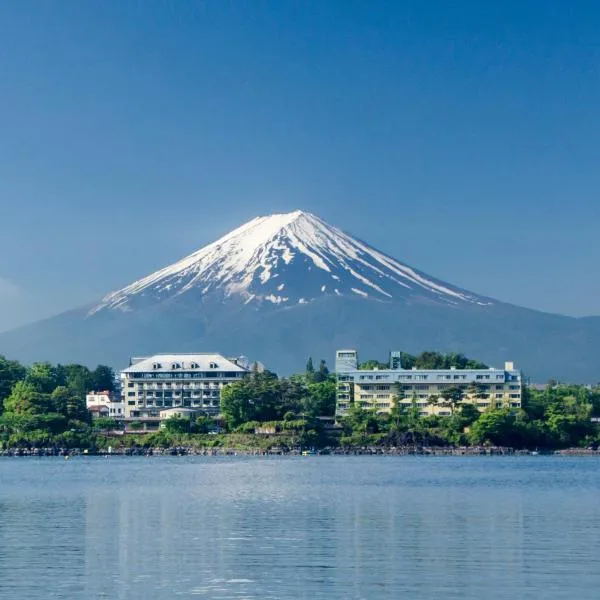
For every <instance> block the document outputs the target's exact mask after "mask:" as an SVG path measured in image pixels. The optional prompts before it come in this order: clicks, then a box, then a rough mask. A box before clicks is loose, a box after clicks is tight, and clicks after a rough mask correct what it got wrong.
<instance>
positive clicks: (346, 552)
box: [0, 457, 600, 600]
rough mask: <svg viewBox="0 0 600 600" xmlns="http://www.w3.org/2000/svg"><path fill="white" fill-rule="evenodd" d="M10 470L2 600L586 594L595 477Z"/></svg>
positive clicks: (286, 467) (243, 462)
mask: <svg viewBox="0 0 600 600" xmlns="http://www.w3.org/2000/svg"><path fill="white" fill-rule="evenodd" d="M565 465H567V462H565V461H563V462H561V461H560V460H559V459H542V458H540V459H539V460H538V461H537V462H536V461H532V460H531V459H522V460H511V461H508V460H504V459H486V458H483V459H471V460H467V459H440V460H438V459H426V460H419V459H407V458H398V459H390V458H334V457H331V458H328V457H319V458H310V459H301V458H299V459H264V460H263V459H256V458H251V459H233V458H232V459H215V458H197V459H191V458H190V459H184V458H155V459H136V458H131V459H122V458H111V459H108V460H104V459H91V458H90V459H81V460H79V459H76V460H73V461H72V462H70V464H69V465H65V464H61V463H59V462H58V461H55V460H53V459H45V460H39V461H35V460H28V459H25V460H12V461H3V462H0V575H1V577H0V597H1V598H3V599H4V598H8V599H12V598H15V599H19V600H21V599H23V600H29V599H35V600H37V599H42V598H44V599H46V598H48V597H63V598H83V599H96V598H111V599H113V598H114V599H132V598H133V599H135V598H145V599H146V598H158V599H161V598H172V597H176V596H183V597H205V598H215V599H219V598H310V599H311V600H314V599H319V598H328V599H344V600H345V599H348V598H357V599H358V598H366V599H368V600H373V599H378V598H396V597H399V596H403V597H407V598H432V597H434V596H436V595H438V594H443V595H444V596H445V597H446V598H451V599H453V598H456V599H458V598H462V599H464V598H481V597H482V596H486V597H487V598H489V599H491V600H495V599H500V598H538V597H539V596H540V594H541V593H542V591H543V595H544V597H545V598H550V599H554V598H567V597H572V596H573V594H574V593H575V592H576V595H577V596H578V597H579V598H586V597H589V598H593V597H596V590H597V588H598V585H599V584H600V576H599V575H598V572H599V570H598V567H599V564H598V562H599V556H600V528H599V525H598V523H599V520H598V519H599V517H600V505H599V503H598V502H597V497H598V496H597V494H598V491H599V490H600V476H599V475H598V469H597V467H596V463H595V462H592V461H589V460H588V461H586V460H573V461H570V462H569V463H568V468H565Z"/></svg>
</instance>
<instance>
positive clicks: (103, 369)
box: [86, 365, 115, 392]
mask: <svg viewBox="0 0 600 600" xmlns="http://www.w3.org/2000/svg"><path fill="white" fill-rule="evenodd" d="M91 379H92V388H91V389H92V390H95V391H103V390H107V391H109V392H114V391H115V372H114V371H113V370H112V369H111V368H110V367H107V366H106V365H98V366H97V367H96V368H95V369H94V370H93V371H92V373H91ZM86 391H90V390H86Z"/></svg>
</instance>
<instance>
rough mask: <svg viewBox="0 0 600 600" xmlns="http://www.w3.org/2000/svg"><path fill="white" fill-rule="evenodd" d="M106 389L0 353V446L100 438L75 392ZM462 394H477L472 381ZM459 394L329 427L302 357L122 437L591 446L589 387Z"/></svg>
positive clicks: (448, 358) (328, 405)
mask: <svg viewBox="0 0 600 600" xmlns="http://www.w3.org/2000/svg"><path fill="white" fill-rule="evenodd" d="M406 356H407V357H409V358H407V360H408V362H407V363H403V364H402V366H403V367H405V368H406V367H407V366H408V365H411V364H412V363H411V361H412V359H414V361H413V363H414V366H417V368H447V366H454V367H456V368H475V366H476V367H477V368H484V367H485V365H483V363H480V362H478V361H473V360H471V359H468V358H466V357H464V356H463V355H460V354H446V355H444V354H439V353H435V352H424V353H422V354H421V355H419V356H414V357H412V358H410V357H411V355H406ZM431 365H434V366H431ZM440 365H443V367H442V366H440ZM360 366H361V367H362V368H367V367H368V368H373V367H374V366H378V367H380V368H385V367H386V364H385V363H379V362H377V361H366V362H365V363H362V365H360ZM113 386H114V373H113V371H112V369H110V368H109V367H106V366H103V365H99V366H98V367H97V368H96V369H94V370H90V369H88V368H87V367H85V366H82V365H51V364H50V363H35V364H33V365H31V366H29V367H27V366H24V365H22V364H20V363H18V362H17V361H11V360H8V359H6V358H4V357H2V356H0V443H1V444H2V445H3V446H4V447H7V446H23V445H28V446H48V445H61V446H66V447H92V446H94V445H102V444H103V443H108V442H107V439H106V436H105V434H106V431H104V430H106V429H110V428H114V427H115V426H116V425H117V423H115V422H114V421H113V420H110V423H108V421H107V422H104V421H106V420H102V419H97V420H95V421H93V422H92V421H91V419H90V416H89V413H88V411H87V410H86V405H85V394H86V392H88V391H90V390H109V391H110V390H112V389H113ZM471 388H472V389H471ZM467 391H468V392H469V393H475V394H477V393H479V391H478V390H477V386H476V385H474V386H471V387H470V388H468V389H467ZM463 392H464V390H463V389H461V388H460V387H450V388H448V389H447V390H445V391H444V392H442V393H440V396H439V397H436V396H432V398H431V399H430V404H432V405H433V404H434V403H435V404H436V405H443V406H448V407H450V409H451V410H450V413H451V414H450V416H444V417H440V416H435V415H430V416H422V415H421V414H420V411H419V409H418V407H417V404H416V401H413V402H412V403H410V404H406V403H401V402H399V399H400V397H401V393H400V391H398V393H397V398H396V400H395V402H394V404H393V408H392V410H391V412H390V413H389V414H382V413H377V412H376V411H374V410H368V409H363V408H361V406H360V405H359V403H354V404H352V405H351V406H350V409H349V411H348V414H347V415H346V416H345V417H344V418H343V419H338V423H337V425H336V426H335V427H332V423H333V419H332V417H334V415H335V403H336V380H335V376H334V375H332V374H331V373H330V372H329V369H328V368H327V364H326V362H325V361H324V360H321V361H320V362H319V363H318V366H316V367H315V365H314V363H313V360H312V359H311V358H309V360H308V361H307V363H306V366H305V368H304V371H303V372H301V373H299V374H295V375H291V376H289V377H278V376H277V375H276V374H275V373H272V372H270V371H265V372H258V370H256V369H253V370H252V372H251V373H249V374H248V375H247V376H246V377H245V378H244V379H243V380H241V381H239V382H236V383H232V384H230V385H228V386H226V387H225V388H224V389H223V390H222V394H221V418H220V419H218V420H215V419H213V418H210V417H208V416H206V415H202V416H199V417H198V418H195V419H193V420H189V419H175V418H174V419H169V420H168V421H167V422H166V423H165V429H164V430H162V431H161V432H159V433H155V434H149V435H145V436H127V437H128V438H129V439H136V440H137V441H136V442H135V443H143V444H147V445H152V444H162V445H169V444H175V443H181V444H183V443H184V442H185V443H191V442H192V441H194V440H196V441H197V442H198V443H201V444H204V443H208V441H207V440H208V439H209V437H210V436H209V434H212V435H213V437H212V438H210V439H211V440H212V441H211V443H213V444H218V443H225V442H224V441H223V436H224V435H225V436H227V435H228V436H236V435H237V436H245V437H244V439H245V440H246V442H248V440H249V439H250V438H251V437H253V438H257V437H260V436H254V435H253V434H254V433H255V432H257V431H259V432H265V433H269V432H270V433H273V434H276V435H277V436H279V437H280V438H281V439H285V440H287V442H289V443H292V444H298V445H301V446H303V447H311V446H314V447H320V446H336V445H341V446H347V447H357V446H373V445H375V446H401V445H407V444H417V445H474V444H477V445H479V444H490V445H496V446H509V447H513V448H530V449H535V448H538V449H541V450H546V449H548V450H549V449H557V448H566V447H594V448H596V447H598V446H599V445H600V426H599V424H598V422H596V420H595V418H596V417H600V387H599V386H596V387H588V386H581V385H560V384H558V383H557V382H549V384H548V386H546V387H545V389H542V390H538V389H532V388H530V387H527V386H525V387H524V389H523V392H522V408H521V409H519V410H515V409H507V408H502V407H494V406H492V407H491V408H490V409H489V410H487V411H486V412H483V413H480V412H479V411H478V410H477V408H476V407H475V406H473V405H471V404H463V403H462V402H461V396H462V394H463ZM324 417H325V418H324ZM327 418H329V419H327ZM215 432H218V435H215ZM141 440H144V441H141ZM111 443H114V440H113V442H111ZM265 443H266V442H265Z"/></svg>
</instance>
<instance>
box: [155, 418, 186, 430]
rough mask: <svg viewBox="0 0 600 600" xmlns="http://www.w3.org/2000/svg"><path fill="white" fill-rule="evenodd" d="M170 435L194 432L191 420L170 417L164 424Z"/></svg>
mask: <svg viewBox="0 0 600 600" xmlns="http://www.w3.org/2000/svg"><path fill="white" fill-rule="evenodd" d="M162 426H163V428H164V429H165V431H167V432H168V433H190V432H191V431H192V421H191V419H186V418H181V417H170V418H168V419H165V421H164V422H163V424H162Z"/></svg>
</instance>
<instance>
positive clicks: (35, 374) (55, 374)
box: [25, 362, 65, 394]
mask: <svg viewBox="0 0 600 600" xmlns="http://www.w3.org/2000/svg"><path fill="white" fill-rule="evenodd" d="M25 381H26V382H27V383H29V384H31V385H33V386H35V388H36V389H37V390H38V391H39V392H41V393H43V394H51V393H52V392H53V391H54V388H56V387H58V386H59V385H64V384H65V380H64V378H63V377H62V373H61V370H60V369H57V368H56V367H54V366H52V365H51V364H50V363H49V362H38V363H34V364H33V365H31V367H30V369H29V371H28V372H27V376H26V378H25Z"/></svg>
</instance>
